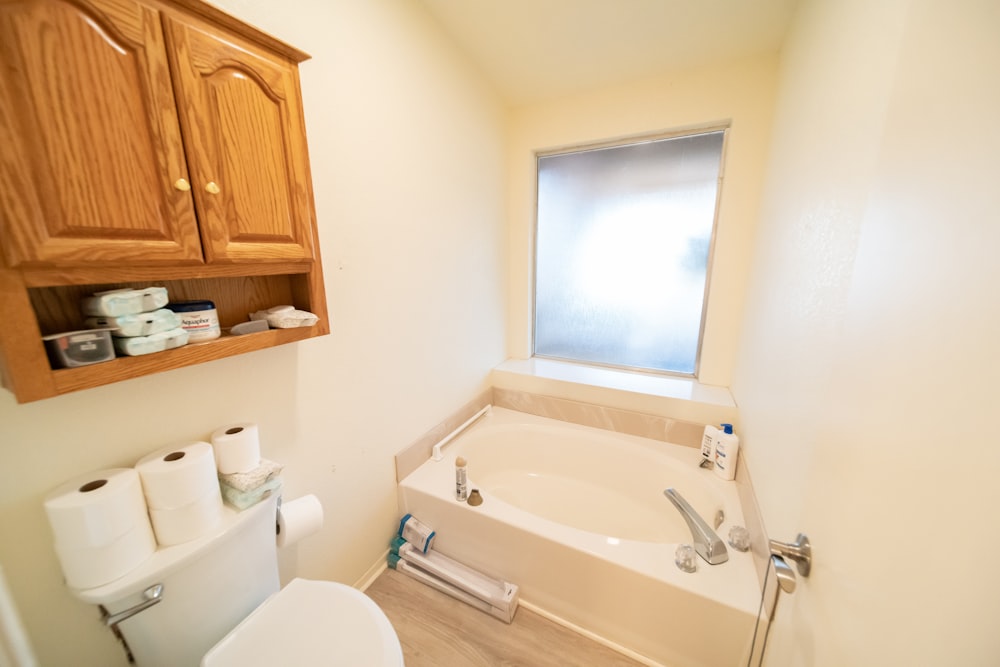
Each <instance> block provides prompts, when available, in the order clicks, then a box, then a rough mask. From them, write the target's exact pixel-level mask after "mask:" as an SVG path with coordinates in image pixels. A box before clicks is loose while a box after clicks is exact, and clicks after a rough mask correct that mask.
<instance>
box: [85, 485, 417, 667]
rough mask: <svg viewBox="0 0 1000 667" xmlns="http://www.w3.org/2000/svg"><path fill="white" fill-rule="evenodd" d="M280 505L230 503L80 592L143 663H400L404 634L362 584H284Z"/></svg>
mask: <svg viewBox="0 0 1000 667" xmlns="http://www.w3.org/2000/svg"><path fill="white" fill-rule="evenodd" d="M276 506H277V499H276V498H269V499H267V500H264V501H262V502H261V503H259V504H257V505H255V506H254V507H251V508H250V509H247V510H245V511H243V512H239V513H237V512H234V511H230V510H229V508H226V512H225V518H224V519H223V522H222V525H221V526H220V528H219V529H218V530H217V531H215V532H214V533H213V534H211V535H208V536H206V537H203V538H199V539H197V540H194V541H191V542H186V543H183V544H178V545H175V546H171V547H165V548H164V547H161V548H160V549H158V550H157V551H156V553H154V554H153V556H152V557H150V558H149V559H148V560H147V561H146V562H145V563H143V564H142V565H140V566H139V567H138V568H137V569H136V570H134V571H132V572H130V573H129V574H127V575H125V576H124V577H122V578H121V579H118V580H116V581H113V582H111V583H110V584H106V585H104V586H100V587H98V588H90V589H86V590H76V589H74V590H73V594H74V595H76V596H77V597H78V598H79V599H81V600H83V601H85V602H89V603H91V604H98V605H101V606H102V608H103V609H104V610H105V611H106V612H107V615H108V616H109V617H110V618H108V621H109V624H112V623H113V624H114V625H115V626H117V628H118V630H119V631H120V633H121V637H120V638H121V640H122V641H123V643H124V644H125V645H126V646H127V648H128V650H129V651H130V653H131V654H132V656H133V658H134V660H135V662H136V664H138V665H139V667H157V666H161V665H162V666H164V667H195V666H197V665H199V664H200V665H203V666H204V667H229V666H230V665H240V666H245V665H309V664H331V665H372V666H380V667H381V666H385V667H389V666H392V667H401V666H402V665H403V653H402V649H401V647H400V644H399V639H398V638H397V637H396V633H395V631H394V630H393V628H392V625H391V624H390V623H389V619H388V618H386V616H385V614H384V613H383V612H382V610H381V609H379V608H378V606H377V605H376V604H375V602H374V601H373V600H372V599H371V598H369V597H368V596H366V595H365V594H364V593H362V592H360V591H358V590H356V589H354V588H351V587H350V586H345V585H343V584H338V583H334V582H330V581H309V580H305V579H294V580H293V581H292V582H290V583H289V584H288V585H287V586H285V588H283V589H281V590H279V582H278V556H277V546H276V544H275V534H274V533H275V530H274V526H275V511H276ZM158 587H159V588H158ZM134 609H140V610H139V611H137V612H135V613H134V614H130V613H129V612H130V611H132V610H134Z"/></svg>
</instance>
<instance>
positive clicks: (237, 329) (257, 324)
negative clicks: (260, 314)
mask: <svg viewBox="0 0 1000 667" xmlns="http://www.w3.org/2000/svg"><path fill="white" fill-rule="evenodd" d="M270 328H271V327H270V326H269V325H268V323H267V320H251V321H250V322H240V323H239V324H234V325H233V328H232V329H230V330H229V333H231V334H232V335H234V336H242V335H243V334H248V333H257V332H258V331H267V330H268V329H270Z"/></svg>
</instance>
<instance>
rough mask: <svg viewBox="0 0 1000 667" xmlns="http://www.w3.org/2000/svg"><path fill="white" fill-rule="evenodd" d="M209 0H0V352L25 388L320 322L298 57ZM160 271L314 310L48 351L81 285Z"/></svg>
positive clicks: (121, 370) (73, 315) (69, 326)
mask: <svg viewBox="0 0 1000 667" xmlns="http://www.w3.org/2000/svg"><path fill="white" fill-rule="evenodd" d="M307 58H308V56H307V55H306V54H304V53H302V52H301V51H298V50H297V49H295V48H293V47H290V46H288V45H286V44H284V43H282V42H280V41H278V40H276V39H274V38H273V37H271V36H269V35H267V34H265V33H262V32H260V31H258V30H256V29H254V28H252V27H250V26H247V25H246V24H243V23H241V22H239V21H237V20H236V19H233V18H232V17H230V16H228V15H226V14H224V13H222V12H220V11H219V10H217V9H215V8H213V7H211V6H210V5H206V4H203V3H201V2H200V1H199V0H142V1H135V0H18V1H8V0H0V146H3V150H2V152H0V258H2V262H3V267H2V268H0V318H2V319H0V353H2V361H3V371H4V372H3V380H4V385H5V386H7V387H8V388H10V389H11V390H12V391H14V393H15V394H16V395H17V398H18V400H19V401H22V402H23V401H30V400H37V399H39V398H46V397H49V396H55V395H58V394H62V393H66V392H68V391H75V390H78V389H83V388H87V387H91V386H97V385H100V384H106V383H108V382H115V381H118V380H122V379H127V378H129V377H135V376H138V375H143V374H147V373H151V372H156V371H159V370H166V369H169V368H176V367H180V366H186V365H189V364H192V363H200V362H202V361H208V360H211V359H215V358H220V357H224V356H230V355H232V354H238V353H241V352H246V351H250V350H254V349H261V348H263V347H269V346H271V345H277V344H281V343H285V342H293V341H295V340H302V339H304V338H309V337H312V336H317V335H323V334H326V333H328V332H329V323H328V320H327V311H326V299H325V294H324V289H323V276H322V262H321V258H320V253H319V244H318V236H317V226H316V218H315V210H314V206H313V193H312V183H311V175H310V172H309V160H308V151H307V146H306V135H305V124H304V120H303V114H302V105H301V96H300V90H299V78H298V63H299V62H302V61H303V60H305V59H307ZM150 284H156V285H165V286H166V287H167V288H168V290H169V291H170V296H171V298H172V299H173V300H181V299H194V298H203V299H211V300H212V301H215V302H216V307H217V309H218V310H219V316H220V320H221V323H222V326H223V327H228V326H232V325H233V324H235V323H237V322H240V321H245V320H246V319H247V315H248V313H250V312H253V311H255V310H260V309H263V308H268V307H270V306H274V305H280V304H292V305H294V306H296V307H297V308H301V309H303V310H309V311H311V312H313V313H316V314H317V315H318V316H319V317H320V322H319V324H317V325H315V326H313V327H309V328H303V329H289V330H273V331H268V332H262V333H260V334H252V335H248V336H243V337H223V338H221V339H219V340H216V341H209V342H206V343H200V344H196V345H188V346H185V347H183V348H179V349H177V350H171V351H167V352H161V353H157V354H154V355H148V356H145V357H133V358H121V359H116V360H115V361H112V362H106V363H103V364H97V365H94V366H89V367H83V368H77V369H64V370H51V369H50V368H49V364H48V361H47V357H46V354H45V350H44V346H43V344H42V341H41V336H42V335H43V334H48V333H57V332H59V331H67V330H73V329H78V328H81V324H82V316H81V315H80V313H79V306H78V304H79V298H80V297H81V296H83V295H86V294H89V293H92V292H94V291H98V290H101V289H110V288H113V287H120V286H144V285H150Z"/></svg>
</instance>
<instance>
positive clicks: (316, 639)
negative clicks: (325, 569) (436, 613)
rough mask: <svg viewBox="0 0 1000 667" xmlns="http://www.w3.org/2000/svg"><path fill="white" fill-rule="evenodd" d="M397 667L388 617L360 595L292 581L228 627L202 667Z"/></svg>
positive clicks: (327, 584)
mask: <svg viewBox="0 0 1000 667" xmlns="http://www.w3.org/2000/svg"><path fill="white" fill-rule="evenodd" d="M318 656H322V661H323V662H324V663H325V664H331V665H366V666H367V665H371V666H372V667H375V666H379V667H390V666H391V667H402V665H403V650H402V647H401V646H400V644H399V638H398V637H397V636H396V632H395V630H393V628H392V624H391V623H390V622H389V619H388V618H387V617H386V615H385V614H384V613H383V612H382V610H381V609H380V608H379V607H378V605H377V604H375V601H374V600H372V599H371V598H370V597H368V596H367V595H365V594H364V593H362V592H361V591H359V590H357V589H355V588H352V587H350V586H346V585H344V584H339V583H336V582H332V581H315V580H309V579H293V580H292V581H291V582H289V584H288V585H287V586H285V587H284V588H283V589H281V590H280V591H278V592H277V593H275V594H274V595H272V596H271V597H270V598H268V599H267V600H266V601H265V602H264V603H263V604H262V605H261V606H260V607H258V608H257V609H256V610H255V611H254V612H253V613H252V614H250V616H248V617H247V618H245V619H244V620H243V622H242V623H240V624H239V625H238V626H236V627H235V628H233V630H232V631H231V632H230V633H229V634H228V635H226V636H225V637H224V638H223V639H222V640H221V641H220V642H219V643H218V644H216V645H215V646H214V647H213V648H212V650H210V651H209V652H208V653H207V654H206V655H205V657H204V658H203V659H202V662H201V664H202V667H236V666H239V667H244V666H245V665H248V664H264V665H272V664H274V665H277V664H296V665H307V664H315V663H316V660H317V657H318Z"/></svg>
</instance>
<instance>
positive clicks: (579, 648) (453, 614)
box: [365, 570, 641, 667]
mask: <svg viewBox="0 0 1000 667" xmlns="http://www.w3.org/2000/svg"><path fill="white" fill-rule="evenodd" d="M365 592H366V593H367V594H368V595H369V596H370V597H371V598H372V599H373V600H375V602H377V603H378V605H379V606H380V607H381V608H382V610H383V611H384V612H385V615H386V616H388V617H389V620H390V621H392V625H393V627H394V628H395V629H396V634H397V635H398V636H399V642H400V644H402V645H403V657H404V660H405V661H406V666H407V667H466V666H469V667H498V666H502V667H508V666H510V667H513V666H514V665H518V666H523V667H550V666H551V667H566V666H567V665H574V666H580V667H585V666H590V665H595V666H597V665H599V666H600V667H641V663H639V662H636V661H635V660H631V659H629V658H627V657H625V656H624V655H622V654H620V653H617V652H616V651H612V650H611V649H609V648H607V647H606V646H602V645H601V644H598V643H596V642H594V641H593V640H590V639H587V638H586V637H583V636H581V635H578V634H576V633H575V632H572V631H571V630H568V629H566V628H564V627H562V626H561V625H558V624H556V623H553V622H552V621H550V620H548V619H546V618H543V617H542V616H539V615H538V614H535V613H534V612H531V611H529V610H527V609H525V608H523V607H521V608H519V609H518V610H517V614H516V615H515V616H514V622H513V623H511V624H510V625H508V624H506V623H504V622H503V621H501V620H499V619H497V618H493V617H492V616H490V615H488V614H484V613H483V612H481V611H479V610H477V609H473V608H472V607H470V606H468V605H466V604H465V603H463V602H459V601H458V600H455V599H453V598H451V597H449V596H447V595H445V594H444V593H441V592H440V591H437V590H434V589H433V588H431V587H430V586H427V585H425V584H423V583H421V582H419V581H416V580H414V579H411V578H410V577H407V576H406V575H404V574H402V573H400V572H397V571H395V570H386V571H385V572H383V573H382V574H380V575H379V576H378V578H377V579H376V580H375V582H374V583H373V584H372V585H371V586H369V587H368V590H367V591H365Z"/></svg>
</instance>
